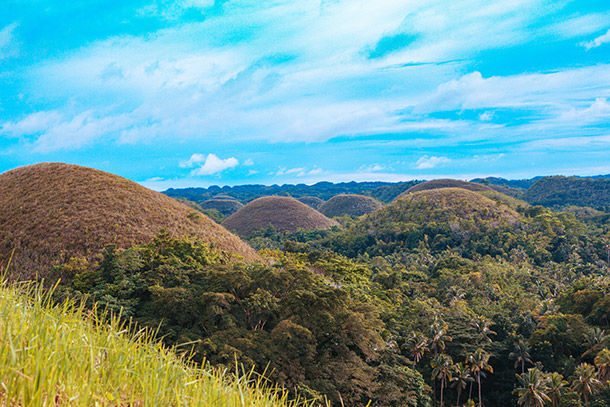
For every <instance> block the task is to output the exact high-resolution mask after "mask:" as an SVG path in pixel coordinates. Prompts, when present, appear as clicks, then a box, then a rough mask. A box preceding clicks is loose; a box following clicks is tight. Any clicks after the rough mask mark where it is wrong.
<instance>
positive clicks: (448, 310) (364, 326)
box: [51, 188, 610, 407]
mask: <svg viewBox="0 0 610 407" xmlns="http://www.w3.org/2000/svg"><path fill="white" fill-rule="evenodd" d="M587 213H588V212H587ZM336 219H337V220H339V221H340V222H341V224H342V225H341V226H340V227H338V226H335V227H332V228H330V229H327V230H318V231H304V230H299V231H297V232H293V233H287V232H281V231H277V230H274V229H273V228H271V227H270V228H267V229H265V230H261V231H259V232H257V233H255V234H253V235H251V236H249V237H248V238H247V241H248V242H249V243H250V244H251V245H252V246H253V247H254V248H256V249H258V250H259V254H260V255H261V257H262V259H263V260H262V261H258V262H251V263H247V262H244V261H242V260H240V258H239V257H236V256H234V255H232V254H231V253H228V252H223V251H217V250H215V249H214V248H213V247H211V246H210V245H207V244H203V243H201V242H198V241H195V240H191V239H188V238H185V237H180V236H174V235H172V234H171V233H169V232H167V231H164V232H161V233H160V234H158V235H157V236H156V237H155V238H154V239H152V240H151V241H150V242H148V243H145V244H138V245H133V246H132V247H130V248H127V249H118V248H117V247H116V246H113V245H110V246H107V247H106V248H105V249H104V250H103V251H101V252H100V253H98V254H97V256H95V257H94V260H87V259H86V258H84V257H82V258H81V257H73V258H71V259H70V260H69V261H67V262H65V263H64V264H61V265H59V266H56V267H54V268H53V270H52V273H51V275H52V278H54V279H56V280H59V281H60V282H61V283H60V285H59V287H58V288H57V290H56V292H55V295H56V297H57V299H58V300H60V299H64V298H73V299H79V300H83V301H85V303H86V304H88V306H91V307H92V306H93V304H97V306H98V307H101V308H104V309H106V310H108V311H109V312H111V313H112V314H114V315H118V316H120V318H122V319H124V320H125V321H133V322H135V323H137V324H138V325H139V326H142V327H147V328H149V329H150V330H151V331H153V332H155V333H156V335H157V336H158V337H159V338H161V339H162V340H163V341H164V342H165V343H166V344H167V345H171V346H176V345H180V349H182V351H184V352H186V353H189V354H192V355H193V358H194V360H195V361H196V362H199V363H202V362H204V361H206V362H209V363H210V364H211V365H212V366H216V367H219V368H226V369H232V367H233V366H235V363H236V362H237V363H238V364H241V365H243V366H244V367H245V368H246V369H248V368H250V367H253V368H254V369H255V370H256V371H257V372H259V373H260V374H263V375H264V376H265V377H267V378H268V379H269V380H271V381H272V382H273V383H277V384H279V385H281V386H283V387H284V388H286V389H287V391H288V392H289V394H290V395H291V397H293V398H296V397H301V398H307V399H310V400H314V401H317V403H318V404H319V405H324V404H325V403H327V402H329V403H331V404H332V405H335V406H363V407H364V406H388V407H389V406H396V407H397V406H414V407H419V406H422V407H423V406H456V405H457V406H462V405H465V406H477V405H483V406H516V405H520V406H540V407H542V406H574V407H577V406H583V407H584V406H588V407H592V406H596V407H598V406H600V407H601V406H610V381H609V380H610V350H609V348H610V335H609V333H610V332H607V330H608V327H609V324H610V299H609V298H610V297H608V295H607V294H608V292H609V290H610V278H609V277H608V273H609V270H610V268H609V266H610V264H609V260H610V258H609V256H610V227H609V224H608V215H607V214H605V213H601V212H600V213H597V212H596V214H595V216H592V215H590V214H589V215H587V216H580V214H579V212H575V211H554V210H551V209H548V208H545V207H542V206H531V205H528V204H526V203H525V202H523V201H519V200H517V199H514V198H511V197H508V196H506V195H503V194H500V193H497V192H493V191H483V192H480V193H477V192H472V191H468V190H464V189H458V188H443V189H438V190H434V191H424V192H418V193H415V194H411V195H409V196H406V197H403V198H400V199H398V200H395V201H393V202H392V203H390V204H388V205H386V206H385V207H384V208H382V209H380V210H378V211H376V212H374V213H372V214H369V215H365V216H362V217H356V218H351V217H343V218H336Z"/></svg>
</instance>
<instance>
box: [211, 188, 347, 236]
mask: <svg viewBox="0 0 610 407" xmlns="http://www.w3.org/2000/svg"><path fill="white" fill-rule="evenodd" d="M222 225H223V226H224V227H226V228H227V229H229V230H232V231H234V232H235V233H237V234H238V235H240V236H244V237H247V236H250V235H252V233H254V232H256V231H257V230H263V229H266V228H268V227H272V228H274V229H275V230H277V231H280V232H295V231H297V230H299V229H305V230H316V229H328V228H330V227H332V226H336V225H339V224H338V223H337V222H336V221H334V220H332V219H329V218H327V217H326V216H324V215H322V214H321V213H320V212H318V211H316V210H315V209H313V208H310V207H309V206H307V205H305V204H304V203H302V202H299V201H297V200H296V199H294V198H289V197H284V196H266V197H262V198H258V199H255V200H254V201H252V202H250V203H249V204H247V205H246V206H244V207H243V208H241V209H240V210H239V211H237V212H236V213H234V214H233V215H231V216H230V217H229V218H227V220H225V221H224V222H223V223H222Z"/></svg>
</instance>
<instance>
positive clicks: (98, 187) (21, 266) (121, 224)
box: [0, 163, 258, 275]
mask: <svg viewBox="0 0 610 407" xmlns="http://www.w3.org/2000/svg"><path fill="white" fill-rule="evenodd" d="M0 208H2V210H1V212H0V265H2V264H6V263H7V261H8V258H9V257H10V254H11V252H12V251H13V250H15V254H14V256H13V266H12V267H11V269H12V270H15V272H23V273H26V274H27V273H34V272H38V273H43V275H44V273H45V272H47V271H48V270H49V269H50V267H51V266H52V265H54V264H58V263H59V262H63V261H67V260H68V259H69V258H70V257H73V256H85V257H92V256H93V255H94V254H96V253H98V252H99V251H100V250H101V249H102V248H103V247H104V246H106V245H108V244H116V245H117V246H118V247H128V246H130V245H132V244H137V243H144V242H147V241H148V240H150V239H151V238H152V237H154V236H155V235H156V234H157V233H158V232H159V231H160V230H162V229H166V230H168V231H169V232H170V233H172V234H174V235H176V236H190V237H193V238H196V239H198V240H201V241H203V242H206V243H209V244H210V245H211V246H212V247H214V248H215V249H216V250H219V251H227V252H231V253H234V254H236V255H239V256H243V258H244V259H245V260H248V261H249V260H254V259H257V258H258V255H257V254H256V252H255V251H254V250H253V249H252V248H250V247H249V246H248V245H247V244H246V243H245V242H243V241H242V240H240V239H239V238H238V237H237V236H235V235H233V234H232V233H230V232H228V231H227V230H226V229H224V228H223V227H221V226H220V225H217V224H216V223H215V222H213V221H212V220H211V219H209V218H208V217H206V216H205V215H203V214H201V213H198V212H196V211H193V210H192V209H191V208H189V207H187V206H186V205H184V204H182V203H180V202H178V201H176V200H174V199H172V198H170V197H168V196H165V195H163V194H160V193H158V192H154V191H152V190H150V189H147V188H145V187H143V186H141V185H138V184H136V183H135V182H132V181H129V180H127V179H125V178H122V177H119V176H116V175H112V174H109V173H106V172H102V171H98V170H94V169H91V168H86V167H80V166H76V165H69V164H60V163H42V164H36V165H32V166H28V167H21V168H17V169H15V170H12V171H8V172H5V173H3V174H0Z"/></svg>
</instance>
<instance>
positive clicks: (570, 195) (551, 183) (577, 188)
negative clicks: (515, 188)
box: [525, 176, 610, 209]
mask: <svg viewBox="0 0 610 407" xmlns="http://www.w3.org/2000/svg"><path fill="white" fill-rule="evenodd" d="M525 200H526V201H528V202H529V203H531V204H532V205H543V206H550V207H562V206H567V205H576V206H589V207H592V208H595V209H606V208H608V207H609V206H610V180H607V179H591V178H578V177H563V176H555V177H545V178H542V179H539V180H538V181H536V182H535V183H534V184H533V185H532V186H531V187H530V188H529V189H528V190H527V192H526V193H525Z"/></svg>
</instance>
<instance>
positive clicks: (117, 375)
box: [0, 283, 306, 407]
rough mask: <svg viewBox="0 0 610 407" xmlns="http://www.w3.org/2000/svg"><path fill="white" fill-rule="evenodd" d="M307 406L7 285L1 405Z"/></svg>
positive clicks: (0, 310) (1, 297)
mask: <svg viewBox="0 0 610 407" xmlns="http://www.w3.org/2000/svg"><path fill="white" fill-rule="evenodd" d="M297 405H298V406H301V405H306V403H300V402H290V401H288V399H287V395H286V394H285V393H284V392H283V391H281V390H280V389H278V388H274V387H272V386H270V385H269V384H268V383H267V382H266V381H265V380H264V379H262V378H260V376H256V375H254V374H247V372H246V374H242V375H240V376H239V377H238V378H235V377H234V375H231V374H228V373H226V372H222V371H219V370H215V369H211V368H204V369H201V368H198V367H197V366H195V365H194V364H192V363H190V362H188V361H187V360H183V359H180V358H179V357H177V356H176V354H175V352H174V350H172V349H166V348H164V347H163V346H162V345H161V344H159V343H158V342H156V341H154V340H153V339H152V338H151V335H150V334H147V333H144V332H142V331H141V332H133V331H132V330H130V329H128V328H127V327H125V326H124V325H122V324H120V323H118V322H117V320H116V319H111V320H110V322H108V318H105V317H98V316H97V313H96V312H89V311H87V310H85V309H84V308H83V307H82V306H79V305H77V304H75V303H73V302H66V303H64V304H62V305H54V304H53V303H52V301H51V300H50V295H49V294H48V293H45V292H44V291H43V290H42V289H41V288H40V287H38V286H35V285H33V284H22V285H9V284H7V283H0V406H37V407H38V406H134V407H135V406H274V407H275V406H297Z"/></svg>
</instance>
